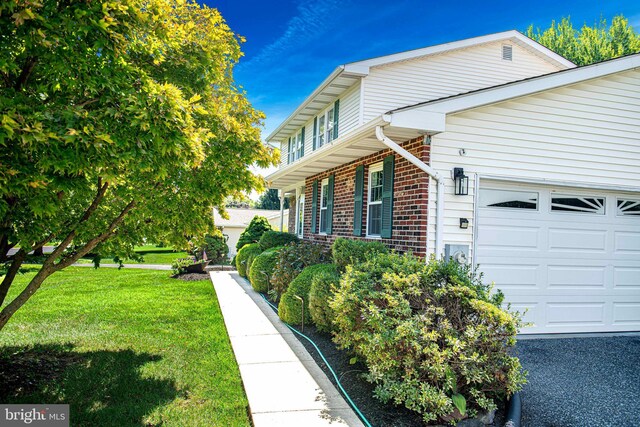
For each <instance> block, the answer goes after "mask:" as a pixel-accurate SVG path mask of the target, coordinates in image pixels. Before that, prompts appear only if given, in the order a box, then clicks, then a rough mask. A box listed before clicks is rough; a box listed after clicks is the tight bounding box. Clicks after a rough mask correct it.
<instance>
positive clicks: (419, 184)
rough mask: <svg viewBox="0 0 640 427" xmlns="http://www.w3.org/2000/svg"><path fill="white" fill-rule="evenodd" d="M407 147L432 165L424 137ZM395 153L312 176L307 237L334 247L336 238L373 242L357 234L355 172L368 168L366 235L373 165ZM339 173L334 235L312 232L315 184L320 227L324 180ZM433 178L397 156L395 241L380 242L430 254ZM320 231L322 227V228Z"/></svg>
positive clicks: (307, 192) (306, 216)
mask: <svg viewBox="0 0 640 427" xmlns="http://www.w3.org/2000/svg"><path fill="white" fill-rule="evenodd" d="M401 145H402V147H403V148H405V149H406V150H407V151H409V152H410V153H412V154H413V155H414V156H416V157H418V158H419V159H421V160H422V161H424V162H425V163H427V164H428V162H429V146H428V145H426V144H424V142H423V138H417V139H413V140H410V141H406V142H404V143H403V144H401ZM390 154H394V152H393V151H391V150H390V149H387V150H382V151H379V152H377V153H375V154H372V155H370V156H367V157H363V158H360V159H358V160H356V161H354V162H351V163H348V164H346V165H342V166H339V167H336V168H333V169H329V170H327V171H325V172H323V173H321V174H318V175H314V176H311V177H309V178H307V179H306V182H305V188H306V190H305V200H306V203H305V212H304V221H305V225H304V238H305V239H308V240H312V241H316V242H322V243H326V244H327V245H330V244H331V243H332V242H333V241H334V240H335V239H336V237H340V236H342V237H349V238H353V239H360V240H371V239H368V238H366V237H355V236H354V235H353V208H354V201H353V194H354V187H355V170H356V167H357V166H359V165H364V166H365V174H364V197H363V198H364V199H365V200H364V201H363V212H362V234H363V236H364V234H365V233H366V229H367V227H366V226H367V203H366V197H367V194H368V193H367V190H368V180H369V166H371V165H374V164H377V163H380V162H382V160H383V159H384V158H385V157H386V156H388V155H390ZM331 174H335V182H334V197H333V233H332V234H331V235H321V234H318V233H314V234H312V233H311V209H312V203H311V201H312V198H313V181H314V180H316V179H317V180H318V200H317V206H318V214H317V220H318V227H319V221H320V213H319V207H320V193H321V192H320V186H321V184H320V183H321V182H322V180H323V179H325V178H327V177H328V176H329V175H331ZM428 191H429V177H428V175H427V174H426V173H424V172H423V171H421V170H420V169H418V168H417V167H416V166H414V165H412V164H411V163H409V162H408V161H407V160H406V159H404V158H403V157H401V156H400V155H398V154H395V176H394V191H393V230H392V235H391V239H379V240H381V241H382V242H384V243H385V244H386V245H387V246H389V247H390V248H393V249H395V250H397V251H399V252H408V251H411V252H413V253H414V254H416V255H420V256H424V255H425V254H426V244H427V218H428V215H427V207H428ZM318 229H319V228H318Z"/></svg>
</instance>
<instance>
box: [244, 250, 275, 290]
mask: <svg viewBox="0 0 640 427" xmlns="http://www.w3.org/2000/svg"><path fill="white" fill-rule="evenodd" d="M280 249H282V248H278V247H276V248H271V249H269V250H266V251H264V252H262V253H261V254H260V255H257V256H256V257H255V258H254V259H253V263H251V267H250V271H249V281H250V282H251V286H253V289H255V290H256V291H258V292H267V291H268V290H269V283H270V281H271V277H272V276H273V269H274V268H275V266H276V262H277V261H278V251H279V250H280Z"/></svg>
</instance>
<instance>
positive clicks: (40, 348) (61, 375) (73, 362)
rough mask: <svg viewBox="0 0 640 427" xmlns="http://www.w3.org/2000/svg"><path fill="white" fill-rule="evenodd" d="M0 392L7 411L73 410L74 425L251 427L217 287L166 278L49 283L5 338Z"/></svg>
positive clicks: (103, 277) (65, 277) (139, 274)
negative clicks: (25, 407) (56, 406)
mask: <svg viewBox="0 0 640 427" xmlns="http://www.w3.org/2000/svg"><path fill="white" fill-rule="evenodd" d="M35 271H36V269H35V268H33V271H31V272H28V273H26V274H24V275H20V276H18V277H17V278H16V283H15V284H14V286H13V287H12V290H11V292H10V295H9V298H8V299H11V296H12V295H13V296H15V294H17V293H18V292H19V291H20V290H22V289H23V287H24V286H25V285H26V283H27V281H28V280H29V279H30V278H31V277H32V276H33V275H34V274H35ZM0 384H2V386H1V387H0V402H2V403H5V404H6V403H49V404H52V403H68V404H70V405H71V423H72V425H74V426H160V425H162V426H204V425H224V426H248V425H250V423H249V419H248V415H247V400H246V397H245V395H244V391H243V388H242V383H241V380H240V375H239V371H238V366H237V364H236V361H235V359H234V356H233V353H232V350H231V347H230V343H229V339H228V336H227V332H226V329H225V326H224V323H223V319H222V315H221V313H220V309H219V307H218V303H217V300H216V295H215V293H214V291H213V287H212V285H211V282H210V281H208V280H205V281H198V282H184V281H180V280H176V279H170V278H169V277H168V274H167V272H162V271H147V270H116V269H107V268H104V269H98V270H94V269H87V268H68V269H66V270H63V271H60V272H58V273H56V274H54V275H53V276H51V277H50V278H49V279H47V281H46V282H45V283H44V284H43V286H42V288H41V289H40V290H39V291H38V292H37V293H36V294H35V295H34V296H33V297H32V298H31V300H30V301H29V302H27V303H26V304H25V306H24V307H22V309H20V310H19V311H18V312H17V313H16V314H15V316H14V317H13V318H12V319H11V320H10V321H9V323H8V324H7V325H6V326H5V328H4V329H3V330H2V331H0Z"/></svg>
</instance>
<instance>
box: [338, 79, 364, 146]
mask: <svg viewBox="0 0 640 427" xmlns="http://www.w3.org/2000/svg"><path fill="white" fill-rule="evenodd" d="M359 125H360V82H358V83H356V84H355V85H353V87H352V88H351V89H349V90H348V91H347V92H345V94H344V95H342V97H340V114H339V117H338V135H339V136H342V135H344V134H345V133H347V132H349V131H350V130H353V129H355V128H357V127H358V126H359Z"/></svg>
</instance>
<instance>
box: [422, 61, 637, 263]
mask: <svg viewBox="0 0 640 427" xmlns="http://www.w3.org/2000/svg"><path fill="white" fill-rule="evenodd" d="M462 148H464V150H465V155H464V156H463V155H460V152H459V151H460V149H462ZM431 164H432V166H433V167H435V168H436V169H437V170H439V171H440V172H441V173H442V174H443V175H444V176H446V177H448V176H450V171H451V170H452V169H453V167H456V166H458V167H464V169H465V173H466V174H467V175H468V176H469V195H468V196H454V195H453V181H452V180H451V179H445V182H446V196H445V219H444V221H445V222H444V225H445V229H444V241H445V243H460V244H469V245H471V246H473V245H472V244H473V228H474V224H473V217H474V194H473V193H474V187H475V181H476V179H477V176H478V174H479V175H481V176H496V177H498V176H501V177H505V178H511V177H513V178H516V179H517V178H521V179H529V180H534V181H549V182H554V181H555V182H575V184H576V186H578V187H579V186H581V185H582V186H613V187H616V186H618V187H630V188H640V71H638V70H633V71H627V72H624V73H619V74H616V75H612V76H607V77H602V78H599V79H595V80H592V81H589V82H583V83H579V84H575V85H572V86H568V87H564V88H558V89H552V90H549V91H546V92H542V93H539V94H535V95H529V96H526V97H522V98H519V99H516V100H512V101H506V102H502V103H499V104H494V105H490V106H485V107H479V108H476V109H474V110H470V111H466V112H462V113H459V114H456V115H452V116H449V117H448V118H447V130H446V131H445V132H444V133H441V134H439V135H436V136H434V137H433V138H432V146H431ZM434 184H435V183H434V182H432V183H431V188H430V194H432V195H433V196H432V197H431V200H430V204H429V210H430V215H429V224H430V225H429V250H430V251H431V252H432V251H433V248H434V245H435V217H434V215H435V194H436V188H435V185H434ZM461 217H462V218H468V219H469V221H470V227H469V228H468V229H466V230H462V229H460V228H459V218H461Z"/></svg>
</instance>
